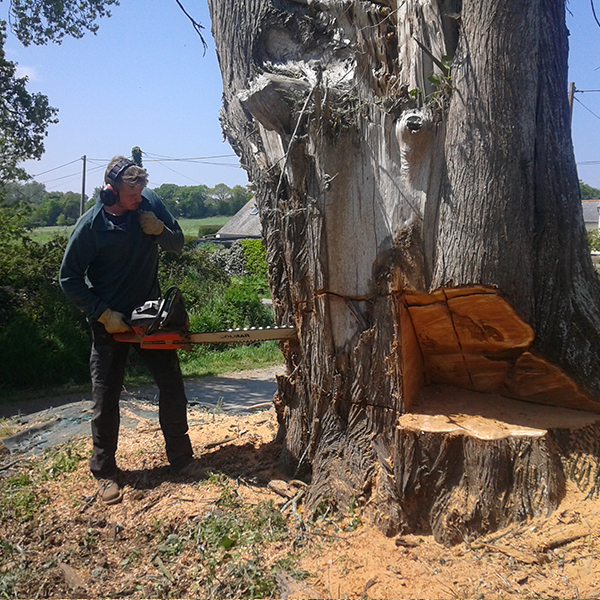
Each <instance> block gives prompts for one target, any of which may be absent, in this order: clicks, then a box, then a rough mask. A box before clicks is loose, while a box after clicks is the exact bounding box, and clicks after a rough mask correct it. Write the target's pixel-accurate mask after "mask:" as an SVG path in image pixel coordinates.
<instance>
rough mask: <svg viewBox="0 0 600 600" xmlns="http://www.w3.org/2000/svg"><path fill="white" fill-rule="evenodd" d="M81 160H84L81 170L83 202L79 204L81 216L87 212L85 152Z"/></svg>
mask: <svg viewBox="0 0 600 600" xmlns="http://www.w3.org/2000/svg"><path fill="white" fill-rule="evenodd" d="M81 160H83V171H82V172H81V203H80V205H79V216H81V215H82V214H83V213H84V212H85V162H86V155H85V154H84V155H83V156H82V157H81Z"/></svg>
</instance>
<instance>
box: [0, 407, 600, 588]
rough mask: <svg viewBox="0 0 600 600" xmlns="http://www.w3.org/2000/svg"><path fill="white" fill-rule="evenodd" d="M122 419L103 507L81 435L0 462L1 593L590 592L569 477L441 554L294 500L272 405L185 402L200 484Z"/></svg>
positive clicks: (587, 552) (351, 511)
mask: <svg viewBox="0 0 600 600" xmlns="http://www.w3.org/2000/svg"><path fill="white" fill-rule="evenodd" d="M123 412H124V413H126V412H127V409H126V410H124V411H123ZM124 416H125V417H126V416H127V415H126V414H125V415H124ZM132 416H135V422H136V423H137V424H136V425H135V426H134V427H130V428H124V429H123V430H122V433H121V438H120V446H119V453H118V460H119V464H120V467H121V469H122V482H123V484H124V486H125V487H124V489H125V495H124V499H123V502H122V503H120V504H118V505H115V506H112V507H110V506H105V505H103V504H102V503H101V502H100V500H99V499H98V498H97V497H96V495H95V492H96V482H95V480H94V479H93V478H92V477H91V476H90V475H89V472H88V465H87V458H88V457H89V454H90V451H91V444H90V440H89V438H88V436H85V435H84V436H81V437H78V438H77V439H74V440H72V441H70V442H67V443H65V444H62V445H61V446H58V447H54V448H51V449H49V450H46V451H45V452H44V453H42V454H40V455H30V454H26V455H15V454H12V455H9V454H8V453H7V451H6V450H5V451H4V454H2V455H1V456H0V508H1V509H2V512H1V517H0V556H1V558H2V562H1V566H0V597H8V598H11V597H18V598H37V597H41V598H158V597H160V598H167V597H173V598H236V597H257V598H263V597H273V598H598V597H600V529H599V526H600V501H599V500H598V499H585V498H583V496H582V494H581V493H580V492H578V490H577V489H576V488H575V487H574V486H573V485H571V484H568V485H567V493H566V496H565V498H564V499H563V501H562V504H561V505H560V507H559V508H558V510H556V511H554V512H553V513H552V514H550V515H547V516H544V517H543V518H540V519H537V520H532V521H527V522H524V523H520V524H516V525H514V526H512V527H510V528H507V529H504V530H501V531H497V532H495V533H493V534H490V535H488V536H486V537H485V538H482V539H477V540H465V542H464V543H461V544H459V545H457V546H454V547H451V548H446V547H443V546H440V545H439V544H437V543H436V542H435V541H434V540H433V538H432V537H431V536H430V535H425V534H423V535H401V536H396V537H393V538H388V537H385V536H384V535H383V534H382V533H380V532H379V531H378V530H377V529H376V528H374V527H373V526H371V525H370V524H369V522H368V520H367V519H366V517H365V516H364V515H363V514H362V513H361V510H360V508H358V507H354V506H349V507H345V508H344V509H343V510H341V511H337V512H335V511H333V510H331V507H328V506H327V505H325V504H323V505H321V506H319V507H318V508H317V509H316V510H314V511H307V510H305V508H304V507H303V504H302V495H303V490H304V484H303V483H302V482H300V481H294V480H291V481H290V480H289V479H288V478H286V477H285V476H284V475H283V474H282V473H281V472H279V471H278V470H277V458H278V452H279V450H280V447H279V445H278V443H277V441H276V433H277V423H276V417H275V412H274V410H273V409H272V408H270V409H269V408H266V409H265V408H264V407H259V408H258V409H253V410H250V411H247V412H246V414H242V415H239V414H238V415H230V414H225V413H223V412H220V410H219V407H217V408H216V409H213V410H207V409H206V408H205V407H204V408H195V407H192V408H191V409H190V434H191V438H192V441H193V444H194V447H195V449H196V454H197V456H198V457H199V458H200V460H201V461H202V463H203V464H204V465H205V466H206V468H207V475H206V478H205V479H203V480H201V481H191V480H186V479H183V478H181V477H180V476H178V475H175V474H173V473H171V472H170V471H169V469H168V467H166V466H165V457H164V450H163V442H162V435H161V433H160V430H159V428H158V426H157V423H156V421H155V420H153V419H147V420H146V419H143V418H140V416H139V414H138V415H132ZM15 427H16V428H18V425H15ZM12 431H13V432H14V429H13V430H12Z"/></svg>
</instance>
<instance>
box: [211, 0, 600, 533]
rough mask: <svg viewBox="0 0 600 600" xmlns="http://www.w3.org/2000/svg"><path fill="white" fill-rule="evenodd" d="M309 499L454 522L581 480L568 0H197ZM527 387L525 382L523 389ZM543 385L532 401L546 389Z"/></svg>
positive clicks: (589, 418) (589, 328) (599, 356)
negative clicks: (248, 190)
mask: <svg viewBox="0 0 600 600" xmlns="http://www.w3.org/2000/svg"><path fill="white" fill-rule="evenodd" d="M209 6H210V10H211V16H212V23H213V35H214V37H215V40H216V44H217V53H218V57H219V62H220V67H221V71H222V75H223V82H224V93H223V109H222V125H223V131H224V133H225V135H226V136H227V138H228V140H229V141H230V143H231V144H232V146H233V147H234V149H235V150H236V152H237V153H238V155H239V156H240V159H241V162H242V164H243V166H244V168H246V169H247V171H248V175H249V179H250V181H251V183H252V185H253V186H254V190H255V194H256V198H257V203H258V207H259V212H260V216H261V222H262V225H263V235H264V241H265V243H266V247H267V253H268V260H269V274H270V280H271V289H272V293H273V298H274V306H275V310H276V315H277V319H278V321H279V322H280V323H284V324H295V325H296V327H297V330H298V339H297V341H294V342H290V343H289V344H287V345H286V346H285V348H284V354H285V358H286V363H287V370H288V372H287V374H286V375H285V376H282V377H280V378H279V391H278V395H277V399H276V402H277V406H278V410H279V417H280V424H281V432H282V436H283V439H284V452H283V457H282V461H283V464H284V465H285V466H286V468H287V469H288V470H289V472H290V473H291V474H294V475H295V476H300V475H306V476H307V477H308V476H309V477H310V478H311V485H310V492H309V495H308V500H309V502H312V503H313V504H314V503H316V502H317V501H323V500H324V499H327V500H328V501H330V502H331V503H332V504H334V505H336V506H339V507H344V506H345V505H346V504H347V503H348V502H349V501H350V500H351V499H352V498H354V499H355V500H357V501H359V502H361V503H362V504H363V505H364V506H365V507H366V508H368V509H369V510H370V511H371V515H372V516H373V518H374V519H375V520H376V521H377V522H378V523H379V524H380V526H381V527H382V528H383V529H384V530H385V531H387V532H388V533H390V534H394V533H396V532H399V531H406V530H409V531H410V530H412V531H416V530H423V531H433V533H434V535H435V536H436V539H438V540H439V541H441V542H443V543H455V542H456V541H459V540H461V539H462V538H463V537H465V536H469V535H471V534H475V533H481V532H483V531H487V530H490V529H493V528H495V527H498V526H500V525H503V524H506V523H508V522H511V521H514V520H518V519H524V518H527V517H529V516H532V515H537V514H541V513H543V512H544V511H546V512H547V511H550V510H552V509H553V508H554V507H555V506H557V504H558V502H559V501H560V498H561V496H562V494H563V493H564V481H565V477H570V478H573V479H575V480H577V481H578V483H579V485H580V487H582V489H586V490H587V491H588V492H589V493H590V494H595V493H596V492H597V486H598V477H597V474H598V468H597V462H596V457H597V454H598V442H597V441H596V440H597V439H598V435H597V434H598V433H599V432H600V424H599V423H598V419H600V417H598V416H597V414H595V413H597V412H599V411H600V300H599V299H600V293H599V289H598V280H597V277H596V274H595V272H594V270H593V267H592V264H591V260H590V255H589V250H588V247H587V243H586V237H585V229H584V224H583V219H582V214H581V202H580V198H579V189H578V177H577V172H576V168H575V164H574V157H573V150H572V145H571V139H570V117H569V109H568V102H567V92H566V90H567V53H568V48H567V30H566V26H565V21H564V16H565V15H564V12H565V6H564V0H544V1H542V0H511V1H510V2H506V1H505V0H462V1H461V0H404V1H402V2H401V1H399V0H375V1H370V0H209ZM532 403H536V404H532ZM540 405H543V406H542V407H541V409H540Z"/></svg>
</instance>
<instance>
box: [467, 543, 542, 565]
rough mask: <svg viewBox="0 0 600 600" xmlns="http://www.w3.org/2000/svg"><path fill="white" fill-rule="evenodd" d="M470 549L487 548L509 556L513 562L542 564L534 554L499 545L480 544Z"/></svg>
mask: <svg viewBox="0 0 600 600" xmlns="http://www.w3.org/2000/svg"><path fill="white" fill-rule="evenodd" d="M472 548H489V549H490V550H496V551H497V552H502V554H506V556H510V557H512V558H514V559H515V560H518V561H519V562H522V563H526V564H528V565H535V564H538V563H540V562H544V559H540V557H538V556H536V555H535V554H528V553H527V552H521V551H520V550H516V549H515V548H511V547H510V546H501V545H500V544H485V543H483V542H481V543H479V544H476V545H473V546H472Z"/></svg>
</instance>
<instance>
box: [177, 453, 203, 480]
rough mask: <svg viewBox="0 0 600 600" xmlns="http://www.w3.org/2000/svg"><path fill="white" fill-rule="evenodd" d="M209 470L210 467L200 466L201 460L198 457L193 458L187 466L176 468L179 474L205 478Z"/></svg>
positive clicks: (192, 477) (193, 477) (191, 477)
mask: <svg viewBox="0 0 600 600" xmlns="http://www.w3.org/2000/svg"><path fill="white" fill-rule="evenodd" d="M209 472H210V468H209V467H202V466H200V462H199V461H198V459H196V458H192V459H191V460H190V462H188V463H187V464H186V465H185V466H183V467H181V468H180V469H177V470H176V473H177V474H178V475H183V476H184V477H189V478H190V479H204V478H205V477H206V474H207V473H209Z"/></svg>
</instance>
